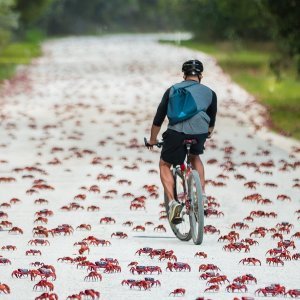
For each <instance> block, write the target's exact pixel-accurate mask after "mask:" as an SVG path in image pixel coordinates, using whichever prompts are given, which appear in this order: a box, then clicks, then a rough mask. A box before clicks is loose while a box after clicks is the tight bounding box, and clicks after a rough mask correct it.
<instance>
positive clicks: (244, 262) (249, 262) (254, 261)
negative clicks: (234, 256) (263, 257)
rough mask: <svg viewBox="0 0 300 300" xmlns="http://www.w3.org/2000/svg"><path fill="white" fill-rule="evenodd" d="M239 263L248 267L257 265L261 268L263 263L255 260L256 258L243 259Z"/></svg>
mask: <svg viewBox="0 0 300 300" xmlns="http://www.w3.org/2000/svg"><path fill="white" fill-rule="evenodd" d="M239 263H242V264H243V265H244V264H247V265H250V264H252V265H254V266H256V264H259V265H260V266H261V261H260V260H259V259H257V258H254V257H247V258H243V259H241V260H240V261H239Z"/></svg>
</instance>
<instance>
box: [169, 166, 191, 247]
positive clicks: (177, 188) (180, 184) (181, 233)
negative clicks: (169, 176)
mask: <svg viewBox="0 0 300 300" xmlns="http://www.w3.org/2000/svg"><path fill="white" fill-rule="evenodd" d="M173 178H174V182H175V185H174V196H175V197H176V199H178V201H179V202H183V203H184V201H185V198H186V197H184V199H183V198H182V199H181V198H180V196H184V194H185V190H184V178H183V176H182V174H181V173H180V171H178V170H176V169H173ZM164 201H165V207H166V212H167V215H168V221H169V200H168V197H167V195H166V194H164ZM180 217H181V218H182V222H181V223H179V224H173V223H171V222H170V221H169V224H170V227H171V229H172V231H173V232H174V234H175V236H176V237H177V238H178V239H179V240H181V241H189V240H190V239H191V238H192V233H191V225H190V220H189V214H188V212H187V210H186V206H185V205H183V209H182V211H181V213H180Z"/></svg>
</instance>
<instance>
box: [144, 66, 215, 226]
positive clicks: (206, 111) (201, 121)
mask: <svg viewBox="0 0 300 300" xmlns="http://www.w3.org/2000/svg"><path fill="white" fill-rule="evenodd" d="M182 72H183V73H184V74H183V79H184V81H182V82H181V83H178V84H180V85H181V86H183V87H184V86H185V85H186V86H187V88H186V89H187V90H188V91H189V92H190V93H191V94H192V96H193V98H194V100H195V102H196V104H197V108H198V111H199V110H200V111H199V112H198V113H197V114H196V115H194V116H193V117H191V118H189V119H187V120H184V121H182V122H179V123H177V124H175V125H170V123H169V124H168V128H167V130H166V131H165V132H164V133H163V134H162V137H163V141H164V143H163V148H162V151H161V157H160V161H159V169H160V179H161V182H162V184H163V187H164V191H165V193H166V195H167V197H168V199H169V220H170V222H172V223H177V222H178V220H179V215H180V212H181V208H182V207H181V205H180V204H179V203H178V202H177V201H176V199H175V197H174V179H173V176H172V173H171V170H170V167H171V166H172V165H178V164H182V163H183V162H184V160H185V157H186V147H185V146H184V145H183V141H184V140H185V139H191V138H193V139H196V140H197V144H194V145H192V146H191V150H190V159H191V163H192V167H193V169H195V170H197V171H198V173H199V176H200V180H201V186H202V191H203V200H204V203H205V202H207V199H206V196H205V177H204V166H203V163H202V161H201V159H200V157H199V155H200V154H203V150H204V143H205V141H206V139H207V138H210V137H211V135H212V132H213V130H214V126H215V120H216V114H217V96H216V93H215V92H214V91H213V90H211V89H210V88H209V87H207V86H205V85H203V84H201V79H202V78H203V75H202V72H203V64H202V63H201V62H200V61H199V60H189V61H186V62H185V63H184V64H183V65H182ZM193 81H194V82H197V83H198V84H194V85H192V86H190V85H191V83H193ZM189 86H190V87H189ZM170 91H172V86H171V87H170V88H168V89H167V90H166V92H165V93H164V95H163V97H162V100H161V102H160V104H159V106H158V108H157V112H156V115H155V117H154V120H153V124H152V127H151V134H150V139H149V142H148V148H152V147H153V145H155V144H156V143H157V135H158V133H159V131H160V128H161V125H162V123H163V121H164V119H165V117H166V115H167V109H168V101H169V95H170ZM176 218H177V220H176ZM176 221H177V222H176Z"/></svg>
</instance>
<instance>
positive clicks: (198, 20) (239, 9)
mask: <svg viewBox="0 0 300 300" xmlns="http://www.w3.org/2000/svg"><path fill="white" fill-rule="evenodd" d="M262 1H263V0H250V1H249V0H239V1H236V0H182V1H181V6H182V11H183V12H184V13H182V17H183V18H184V23H185V26H186V28H188V29H189V30H191V31H192V32H194V33H195V36H196V38H198V39H210V40H213V39H218V40H222V39H223V40H224V39H231V40H234V39H247V40H249V39H253V40H258V39H260V40H263V39H266V38H270V37H271V34H270V30H269V26H268V21H269V20H268V18H267V17H268V16H267V15H266V13H265V8H264V6H263V3H262Z"/></svg>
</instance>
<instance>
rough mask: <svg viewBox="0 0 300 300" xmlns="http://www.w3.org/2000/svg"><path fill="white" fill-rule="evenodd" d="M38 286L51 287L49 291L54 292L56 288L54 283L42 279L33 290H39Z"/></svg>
mask: <svg viewBox="0 0 300 300" xmlns="http://www.w3.org/2000/svg"><path fill="white" fill-rule="evenodd" d="M38 288H41V290H45V289H47V288H49V291H50V292H52V291H53V290H54V285H53V283H51V282H48V281H47V280H44V279H42V280H41V281H39V282H38V283H37V284H35V285H34V286H33V290H37V289H38Z"/></svg>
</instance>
